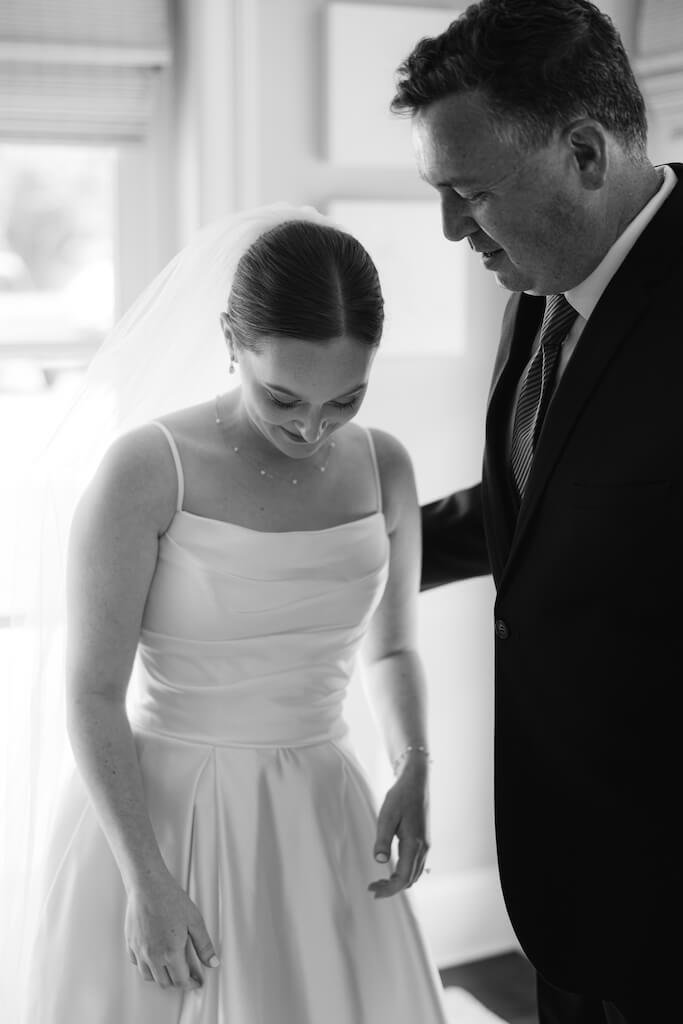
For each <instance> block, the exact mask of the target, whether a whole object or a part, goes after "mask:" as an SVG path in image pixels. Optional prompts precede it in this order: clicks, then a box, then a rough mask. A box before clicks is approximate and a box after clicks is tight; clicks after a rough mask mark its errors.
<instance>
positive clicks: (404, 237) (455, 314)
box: [327, 199, 469, 356]
mask: <svg viewBox="0 0 683 1024" xmlns="http://www.w3.org/2000/svg"><path fill="white" fill-rule="evenodd" d="M327 212H328V213H329V215H330V216H331V217H332V218H333V219H334V220H336V221H337V222H338V223H339V225H340V226H341V227H342V228H344V229H345V230H347V231H349V232H350V233H351V234H353V235H355V236H356V237H357V238H358V239H359V240H360V241H361V242H362V243H363V245H364V246H365V248H366V249H367V250H368V252H369V253H370V255H371V256H372V258H373V260H374V262H375V264H376V266H377V270H378V272H379V276H380V281H381V283H382V291H383V293H384V303H385V317H386V319H385V331H384V339H383V341H382V348H381V351H382V353H383V354H386V355H404V356H405V355H440V356H446V355H448V356H457V355H462V354H463V353H464V352H465V347H466V338H465V332H466V322H467V320H466V317H467V273H468V266H467V257H468V256H469V249H468V247H467V245H462V244H457V243H454V242H449V241H448V240H447V239H446V238H444V236H443V234H442V232H441V214H440V208H439V203H438V201H437V200H436V199H434V200H429V199H424V200H422V199H417V200H413V199H406V200H381V199H335V200H332V201H330V202H329V203H328V204H327Z"/></svg>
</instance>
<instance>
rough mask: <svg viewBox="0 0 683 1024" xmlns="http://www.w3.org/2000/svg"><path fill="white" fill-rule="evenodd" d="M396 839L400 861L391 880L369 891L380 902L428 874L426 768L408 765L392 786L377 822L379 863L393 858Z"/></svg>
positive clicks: (386, 880)
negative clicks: (425, 873)
mask: <svg viewBox="0 0 683 1024" xmlns="http://www.w3.org/2000/svg"><path fill="white" fill-rule="evenodd" d="M394 836H397V837H398V862H397V864H396V868H395V870H394V871H393V873H392V875H391V877H390V878H382V879H378V881H376V882H372V883H371V884H370V885H369V886H368V889H369V890H370V892H372V893H374V895H375V898H376V899H380V898H385V897H387V896H395V895H396V893H398V892H401V890H402V889H407V888H409V886H411V885H414V884H415V882H416V881H417V880H418V878H419V877H420V875H421V874H422V872H423V871H424V866H425V859H426V857H427V853H428V851H429V839H428V836H427V773H426V770H425V768H424V765H418V764H415V763H409V764H407V765H406V766H405V767H404V769H403V771H402V772H401V775H400V776H399V778H398V779H397V780H396V782H395V783H394V785H393V786H392V787H391V789H390V790H389V792H388V793H387V795H386V797H385V798H384V803H383V804H382V807H381V810H380V812H379V817H378V819H377V842H376V843H375V850H374V854H375V860H377V861H379V862H380V863H382V864H385V863H387V862H388V860H389V858H390V856H391V845H392V842H393V838H394Z"/></svg>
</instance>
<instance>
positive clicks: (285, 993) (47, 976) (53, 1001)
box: [27, 424, 445, 1024]
mask: <svg viewBox="0 0 683 1024" xmlns="http://www.w3.org/2000/svg"><path fill="white" fill-rule="evenodd" d="M157 425H158V426H161V425H160V424H157ZM161 429H162V430H164V433H165V434H166V436H167V438H168V440H169V444H170V445H171V450H172V452H173V456H174V459H175V461H176V467H177V470H178V479H179V488H178V508H177V513H176V515H175V517H174V519H173V520H172V522H171V525H170V526H169V529H168V531H167V533H166V534H165V535H164V536H163V537H162V539H161V542H160V549H159V559H158V565H157V568H156V572H155V575H154V578H153V581H152V585H151V590H150V594H149V598H148V601H147V605H146V609H145V613H144V620H143V629H142V633H141V638H140V646H139V671H138V678H137V681H136V685H135V687H134V692H133V693H132V694H131V699H130V701H129V715H130V720H131V725H132V728H133V732H134V736H135V740H136V744H137V753H138V757H139V761H140V767H141V771H142V778H143V781H144V793H145V799H146V803H147V808H148V811H149V815H150V818H151V821H152V825H153V828H154V832H155V835H156V838H157V840H158V843H159V846H160V849H161V852H162V854H163V857H164V859H165V862H166V864H167V865H168V867H169V869H170V871H171V872H172V873H173V875H174V877H175V878H176V879H178V881H179V882H180V883H181V884H182V885H183V887H185V889H186V890H187V892H188V893H189V895H190V896H191V898H192V899H193V900H194V901H195V903H196V904H197V906H198V907H199V909H200V911H201V913H202V915H203V918H204V921H205V923H206V926H207V928H208V930H209V934H210V935H211V937H212V939H213V941H214V943H215V944H216V948H217V950H218V953H219V956H220V960H221V964H220V967H217V968H214V969H210V968H206V969H205V983H204V986H203V988H202V989H200V990H197V991H191V992H183V991H182V990H179V989H175V988H169V989H166V990H162V989H161V988H159V987H158V986H157V985H155V984H153V983H149V982H145V981H144V980H143V979H142V978H141V976H140V974H139V973H138V971H137V970H136V969H135V968H134V967H133V966H132V965H131V963H130V961H129V959H128V956H127V949H126V944H125V938H124V916H125V908H126V901H125V893H124V889H123V885H122V882H121V878H120V875H119V873H118V870H117V867H116V864H115V862H114V859H113V857H112V854H111V852H110V849H109V846H108V844H107V841H106V839H105V837H104V834H103V833H102V831H101V829H100V826H99V824H98V822H97V819H96V817H95V814H94V812H93V809H92V807H91V805H90V802H89V799H88V796H87V794H86V791H85V789H84V786H83V784H82V782H81V781H80V778H79V777H78V776H74V778H73V779H72V780H71V781H70V783H69V787H68V791H67V793H66V796H65V799H64V805H63V807H62V809H61V813H60V819H59V825H58V828H57V831H56V833H55V836H54V840H53V843H52V848H51V854H50V866H49V885H48V895H47V898H46V901H45V904H44V909H43V912H42V915H41V921H40V928H39V933H38V938H37V942H36V945H35V950H34V956H33V960H32V973H33V977H34V978H35V982H36V984H35V988H33V990H32V993H31V1002H30V1008H29V1013H28V1018H27V1024H29V1022H30V1024H445V1016H444V1013H443V1010H442V1006H441V997H440V983H439V979H438V975H437V974H436V971H435V969H434V967H433V965H432V964H431V963H430V961H429V958H428V955H427V952H426V949H425V946H424V943H423V940H422V937H421V934H420V931H419V928H418V925H417V923H416V920H415V918H414V916H413V913H412V911H411V908H410V906H409V902H408V900H407V899H406V898H405V896H403V895H399V896H397V897H394V898H392V899H388V900H374V899H373V897H372V894H371V893H369V892H368V890H367V886H368V883H369V882H370V881H372V880H373V879H374V878H376V877H378V875H379V874H380V873H381V869H379V867H378V865H377V864H376V863H375V862H374V859H373V856H372V851H373V844H374V841H375V830H376V809H375V807H374V805H373V800H372V797H371V794H370V791H369V788H368V785H367V783H366V780H365V778H364V776H363V774H362V771H361V769H360V766H359V764H358V762H357V760H356V759H355V757H354V755H353V752H352V751H351V749H350V747H349V743H348V740H347V726H346V724H345V722H344V719H343V717H342V706H343V701H344V694H345V691H346V688H347V685H348V683H349V680H350V678H351V676H352V673H353V670H354V663H355V659H356V652H357V649H358V646H359V643H360V641H361V639H362V637H363V635H364V633H365V630H366V628H367V625H368V621H369V619H370V617H371V615H372V613H373V611H374V609H375V608H376V606H377V604H378V602H379V600H380V597H381V595H382V592H383V589H384V586H385V582H386V578H387V562H388V547H389V545H388V540H387V535H386V530H385V522H384V517H383V515H382V512H381V507H380V506H379V505H378V509H377V511H376V512H375V513H374V514H371V515H369V516H368V517H367V518H364V519H360V520H357V521H353V522H348V523H344V524H342V525H341V526H336V527H332V528H330V529H324V530H313V531H306V532H288V533H263V532H257V531H254V530H251V529H248V528H245V527H242V526H236V525H234V524H230V523H225V522H222V521H219V520H212V519H205V518H202V517H199V516H196V515H193V514H191V513H189V512H186V511H184V510H183V508H182V504H183V474H182V466H181V463H180V458H179V455H178V451H177V448H176V446H175V443H174V441H173V438H172V436H171V435H170V434H169V433H168V431H167V430H166V428H165V427H163V426H162V427H161ZM368 439H369V442H370V455H369V457H370V458H372V460H373V464H374V467H375V473H376V472H377V467H376V461H375V456H374V449H373V448H372V441H371V438H370V435H369V433H368ZM376 479H377V481H378V495H379V494H380V493H381V492H380V490H379V478H378V476H377V475H376Z"/></svg>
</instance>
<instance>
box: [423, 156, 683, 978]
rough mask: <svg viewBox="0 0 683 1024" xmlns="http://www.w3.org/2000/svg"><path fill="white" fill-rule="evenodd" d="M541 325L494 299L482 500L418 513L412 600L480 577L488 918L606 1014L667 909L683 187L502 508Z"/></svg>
mask: <svg viewBox="0 0 683 1024" xmlns="http://www.w3.org/2000/svg"><path fill="white" fill-rule="evenodd" d="M672 166H674V170H675V171H676V174H677V175H678V177H679V179H680V178H681V177H682V176H683V166H682V165H672ZM543 308H544V301H543V299H539V298H536V297H533V296H528V295H513V296H512V297H511V299H510V302H509V304H508V307H507V310H506V314H505V318H504V322H503V328H502V338H501V343H500V349H499V353H498V358H497V361H496V366H495V371H494V376H493V384H492V388H491V394H490V399H489V408H488V416H487V436H486V450H485V456H484V467H483V481H482V485H481V487H479V486H477V487H474V488H471V489H469V490H468V491H462V492H459V493H458V494H455V495H453V496H451V497H450V498H446V499H444V500H443V501H440V502H434V503H432V504H431V505H427V506H425V508H424V509H423V544H424V562H423V587H425V588H427V587H431V586H435V585H438V584H441V583H444V582H447V581H449V580H455V579H462V578H465V577H466V576H470V575H477V574H482V573H485V572H487V571H489V567H490V569H491V571H492V572H493V575H494V578H495V582H496V587H497V599H496V606H495V615H494V623H495V627H494V623H492V628H493V631H494V636H495V641H494V642H495V646H496V711H495V759H496V771H495V814H496V833H497V843H498V857H499V866H500V874H501V881H502V886H503V892H504V895H505V900H506V903H507V907H508V911H509V913H510V917H511V920H512V923H513V926H514V928H515V930H516V932H517V935H518V937H519V939H520V942H521V944H522V946H523V948H524V949H525V951H526V952H527V954H528V955H529V957H530V959H531V960H532V962H533V963H534V964H535V966H536V967H537V968H538V969H539V970H540V971H541V972H542V973H543V974H544V975H545V976H546V977H547V978H548V979H549V980H550V981H552V982H554V983H555V984H556V985H559V986H561V987H563V988H566V989H570V990H572V991H576V992H586V993H591V992H594V993H595V994H597V995H599V996H600V997H602V998H609V997H610V995H613V994H617V993H621V992H625V991H630V988H631V986H632V985H633V984H634V979H635V978H636V977H637V976H638V973H639V972H640V976H641V977H642V976H644V973H645V972H646V971H647V970H649V969H652V970H654V969H655V965H656V964H658V963H659V962H660V961H662V962H663V961H665V960H666V959H667V957H670V956H671V948H672V947H671V945H670V944H669V943H668V940H667V937H666V936H667V933H668V931H669V930H670V927H671V922H670V915H671V914H672V913H674V911H673V908H674V906H675V907H677V908H680V906H681V884H680V865H681V854H680V851H679V847H678V845H677V843H675V842H674V839H673V835H674V829H675V828H676V827H677V824H678V822H677V819H678V818H679V817H680V807H681V793H680V786H679V783H678V779H679V776H680V767H679V762H680V757H679V747H680V745H681V740H680V733H681V723H680V720H679V717H678V713H677V710H676V709H677V705H678V701H679V695H680V690H681V689H682V684H683V668H682V665H681V662H682V659H683V598H682V596H681V588H682V586H683V484H682V480H683V181H680V180H679V183H678V184H677V186H676V187H675V189H674V191H673V192H672V194H671V195H670V196H669V198H668V199H667V200H666V201H665V203H664V205H663V206H662V208H661V209H660V211H659V212H658V213H657V214H656V216H655V218H654V219H653V220H652V221H651V223H650V224H649V225H648V227H647V228H646V229H645V231H644V232H643V234H642V235H641V236H640V238H639V240H638V241H637V243H636V245H635V247H634V248H633V249H632V250H631V252H630V253H629V255H628V256H627V258H626V260H625V261H624V263H623V264H622V266H621V268H620V269H619V270H618V272H617V274H616V275H615V276H614V278H613V279H612V281H611V282H610V284H609V285H608V287H607V289H606V291H605V292H604V294H603V296H602V297H601V299H600V301H599V303H598V305H597V306H596V308H595V310H594V312H593V314H592V315H591V317H590V319H589V321H588V323H587V324H586V327H585V329H584V332H583V334H582V336H581V338H580V340H579V343H578V345H577V348H576V350H575V352H574V355H573V357H572V359H571V361H570V363H569V365H568V366H567V368H566V370H565V373H564V375H563V377H562V379H561V381H560V384H559V386H558V389H557V392H556V395H555V397H554V399H553V403H552V405H551V407H550V410H549V412H548V415H547V418H546V421H545V424H544V428H543V432H542V435H541V437H540V439H539V443H538V447H537V449H536V455H535V459H534V464H533V469H532V473H531V477H530V480H529V483H528V489H527V492H526V495H525V498H524V501H523V503H522V506H521V508H520V509H517V507H516V502H515V499H514V496H513V492H512V489H511V486H510V476H509V466H508V464H507V459H506V450H505V449H506V444H505V437H506V429H507V424H508V421H509V417H510V414H511V404H512V401H513V397H514V390H515V386H516V384H517V382H518V380H519V377H520V374H521V372H522V369H523V367H524V365H525V363H526V361H527V359H528V357H529V351H530V345H531V341H532V339H533V336H534V334H535V332H536V329H537V327H538V325H539V321H540V318H541V315H542V312H543ZM673 920H674V922H675V927H677V928H678V927H680V922H679V919H678V916H677V914H676V915H675V916H674V918H673Z"/></svg>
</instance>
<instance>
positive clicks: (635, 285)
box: [496, 165, 683, 567]
mask: <svg viewBox="0 0 683 1024" xmlns="http://www.w3.org/2000/svg"><path fill="white" fill-rule="evenodd" d="M674 169H675V170H676V172H677V173H678V175H679V178H680V176H681V174H682V173H683V167H681V166H680V165H679V166H677V167H675V168H674ZM682 237H683V182H680V181H679V183H678V185H677V186H676V188H675V189H674V191H673V192H672V193H671V195H670V196H669V197H668V199H667V200H666V202H665V203H664V205H663V207H662V208H661V210H660V211H659V212H658V213H657V214H656V215H655V217H654V218H653V220H652V221H651V222H650V224H649V225H648V226H647V228H646V229H645V231H644V232H643V234H642V235H641V236H640V238H639V239H638V241H637V242H636V244H635V246H634V248H633V249H632V250H631V252H630V253H629V254H628V256H627V257H626V259H625V260H624V263H623V264H622V266H621V267H620V268H619V270H618V271H617V273H616V274H615V276H614V277H613V278H612V280H611V281H610V283H609V285H608V286H607V288H606V289H605V292H604V294H603V295H602V296H601V298H600V301H599V302H598V304H597V306H596V307H595V310H594V311H593V313H592V315H591V317H590V319H589V320H588V322H587V324H586V327H585V328H584V331H583V333H582V335H581V337H580V339H579V342H578V344H577V347H576V351H575V352H574V355H573V356H572V358H571V360H570V362H569V365H568V366H567V369H566V371H565V373H564V375H563V376H562V379H561V381H560V384H559V386H558V389H557V393H556V395H555V396H554V398H553V401H552V404H551V406H550V409H549V411H548V414H547V418H546V422H545V424H544V427H543V431H542V433H541V436H540V438H539V441H538V447H537V449H536V453H535V455H534V462H533V466H532V471H531V475H530V477H529V482H528V485H527V489H526V493H525V496H524V501H523V502H522V505H521V507H520V510H519V517H518V520H517V526H516V529H515V531H514V537H513V540H512V545H511V547H510V548H509V558H508V567H509V564H510V562H511V561H512V559H513V558H514V555H515V552H516V550H517V548H518V546H519V544H520V541H521V539H522V538H523V536H524V534H525V532H526V529H527V527H528V526H529V523H530V521H531V519H532V517H533V514H534V511H535V509H536V507H537V505H538V502H539V500H540V498H541V496H542V494H543V491H544V489H545V486H546V484H547V482H548V478H549V476H550V474H551V473H552V472H553V469H554V467H555V465H556V463H557V461H558V459H559V458H560V455H561V453H562V450H563V448H564V446H565V444H566V442H567V439H568V438H569V435H570V434H571V431H572V429H573V427H574V424H575V423H576V421H577V419H578V418H579V417H580V415H581V412H582V410H583V408H584V406H585V404H586V402H587V401H588V399H589V398H590V396H591V395H592V393H593V392H594V390H595V388H596V387H597V386H598V384H599V382H600V379H601V377H602V375H603V374H604V372H605V370H606V369H607V367H608V365H609V364H610V362H611V361H612V359H613V358H614V357H615V355H616V353H617V352H618V351H619V349H620V347H621V345H622V344H623V342H624V340H625V339H626V338H627V337H628V335H629V334H630V333H631V332H632V331H633V330H634V329H635V327H636V326H637V324H638V321H639V320H640V319H641V317H642V316H643V315H644V314H645V312H646V311H647V309H648V306H649V304H650V302H651V301H652V292H653V289H654V288H655V287H656V285H657V284H658V283H660V282H661V281H662V280H663V279H665V278H666V277H667V276H668V275H669V274H670V273H671V271H672V264H675V263H676V261H677V260H680V258H681V238H682ZM509 408H510V407H509V405H508V410H509ZM496 440H497V443H500V438H497V439H496Z"/></svg>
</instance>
